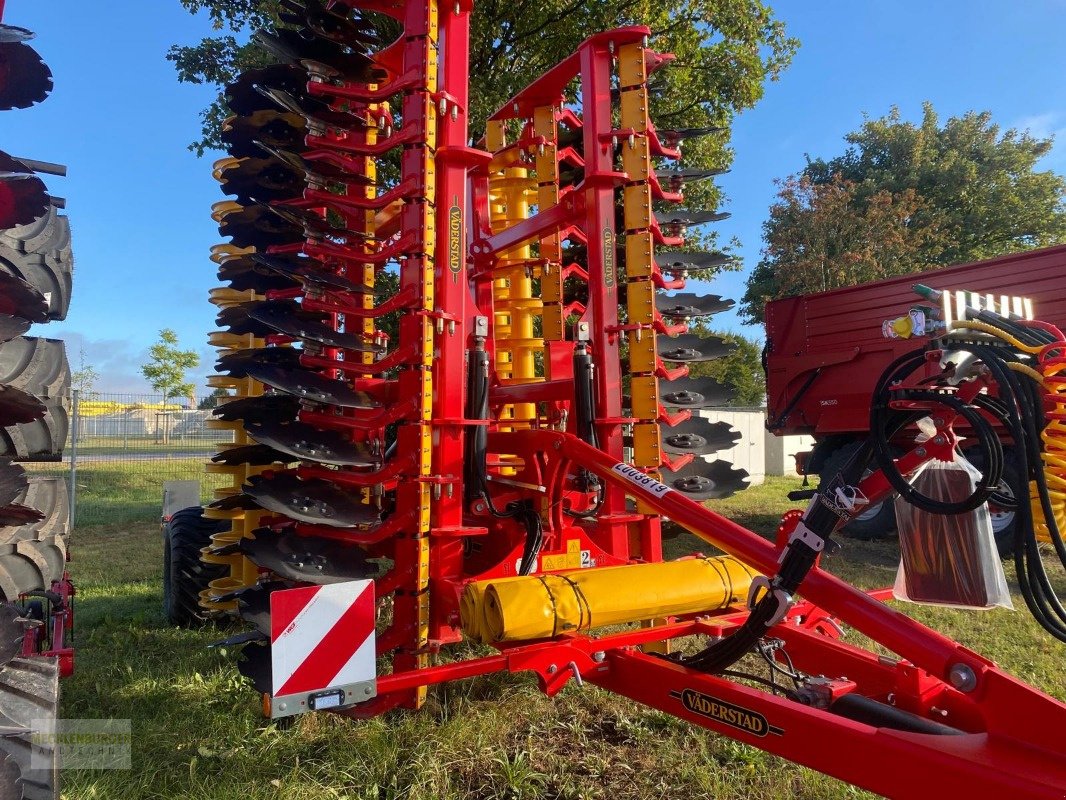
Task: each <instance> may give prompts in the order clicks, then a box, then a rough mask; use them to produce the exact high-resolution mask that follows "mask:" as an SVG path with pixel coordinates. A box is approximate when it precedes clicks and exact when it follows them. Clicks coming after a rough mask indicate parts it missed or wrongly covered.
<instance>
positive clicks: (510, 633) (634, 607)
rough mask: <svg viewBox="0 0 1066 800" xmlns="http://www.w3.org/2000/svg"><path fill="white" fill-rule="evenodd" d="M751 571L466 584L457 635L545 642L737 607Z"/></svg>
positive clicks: (682, 565) (673, 569)
mask: <svg viewBox="0 0 1066 800" xmlns="http://www.w3.org/2000/svg"><path fill="white" fill-rule="evenodd" d="M756 574H757V573H756V572H755V571H754V570H752V569H751V568H750V567H747V566H745V565H744V564H742V563H741V562H739V561H737V560H736V559H735V558H732V557H731V556H719V557H717V558H693V559H686V560H684V561H668V562H664V563H661V564H631V565H628V566H622V567H604V568H601V569H588V570H575V571H572V572H566V573H558V574H554V575H536V576H529V577H521V578H503V579H498V580H488V581H480V582H477V583H471V584H469V585H467V587H466V589H465V590H464V592H463V597H462V602H461V604H460V616H461V618H462V625H463V631H464V633H466V634H467V636H469V637H471V638H473V639H479V640H480V641H483V642H513V641H525V640H529V639H549V638H552V637H554V636H558V635H560V634H564V633H577V632H580V631H587V630H590V629H592V628H599V627H603V626H605V625H619V624H623V623H628V622H640V621H642V620H649V619H659V618H661V617H669V616H677V615H681V614H695V613H699V612H702V611H715V610H718V609H722V608H725V607H727V606H729V605H733V604H735V603H740V602H743V601H744V600H745V599H746V598H747V595H748V588H749V587H750V586H751V581H752V579H753V578H754V577H755V576H756Z"/></svg>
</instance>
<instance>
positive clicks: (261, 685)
mask: <svg viewBox="0 0 1066 800" xmlns="http://www.w3.org/2000/svg"><path fill="white" fill-rule="evenodd" d="M237 671H238V672H239V673H241V675H243V676H244V677H246V678H247V679H248V680H249V681H251V683H252V686H254V687H255V690H256V691H257V692H259V693H260V694H270V692H271V691H272V690H273V688H274V687H273V686H272V685H271V672H270V646H269V645H266V644H261V643H259V642H253V643H252V644H249V645H246V646H245V647H244V649H243V650H241V657H240V659H239V660H238V661H237Z"/></svg>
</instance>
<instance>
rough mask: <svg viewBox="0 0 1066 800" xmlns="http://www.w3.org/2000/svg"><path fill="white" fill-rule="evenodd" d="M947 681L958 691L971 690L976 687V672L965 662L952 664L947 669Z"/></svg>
mask: <svg viewBox="0 0 1066 800" xmlns="http://www.w3.org/2000/svg"><path fill="white" fill-rule="evenodd" d="M948 682H949V683H950V684H951V685H952V686H954V687H955V688H956V689H958V690H959V691H960V692H972V691H973V690H974V689H976V688H977V674H976V673H975V672H974V671H973V669H972V668H970V666H969V665H967V664H953V665H952V667H951V669H950V670H948Z"/></svg>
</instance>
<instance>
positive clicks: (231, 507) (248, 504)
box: [207, 494, 262, 548]
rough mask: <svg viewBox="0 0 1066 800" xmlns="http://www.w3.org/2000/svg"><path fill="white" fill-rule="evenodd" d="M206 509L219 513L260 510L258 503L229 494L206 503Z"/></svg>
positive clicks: (246, 496) (243, 495)
mask: <svg viewBox="0 0 1066 800" xmlns="http://www.w3.org/2000/svg"><path fill="white" fill-rule="evenodd" d="M207 507H208V508H215V509H218V510H219V511H255V510H258V509H261V508H262V506H261V505H259V503H257V502H255V500H253V499H252V498H251V497H249V496H248V495H246V494H231V495H229V496H228V497H222V498H219V499H218V500H215V501H213V502H211V503H208V504H207ZM230 547H231V548H232V547H233V545H230Z"/></svg>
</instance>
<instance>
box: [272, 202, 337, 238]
mask: <svg viewBox="0 0 1066 800" xmlns="http://www.w3.org/2000/svg"><path fill="white" fill-rule="evenodd" d="M265 208H266V209H267V210H269V211H270V213H272V214H276V215H277V216H279V217H281V219H283V220H284V221H285V222H288V223H289V224H291V225H292V226H294V227H297V228H300V229H301V230H302V231H303V234H304V237H305V238H306V237H314V238H316V239H321V238H324V237H326V236H333V235H335V234H339V233H343V230H342V229H341V228H337V227H334V226H333V224H332V223H331V222H330V221H329V219H327V218H326V217H324V216H323V215H322V214H321V213H319V212H318V211H313V210H311V209H309V208H293V207H291V206H283V205H277V204H274V203H272V204H270V205H267V206H265Z"/></svg>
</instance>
